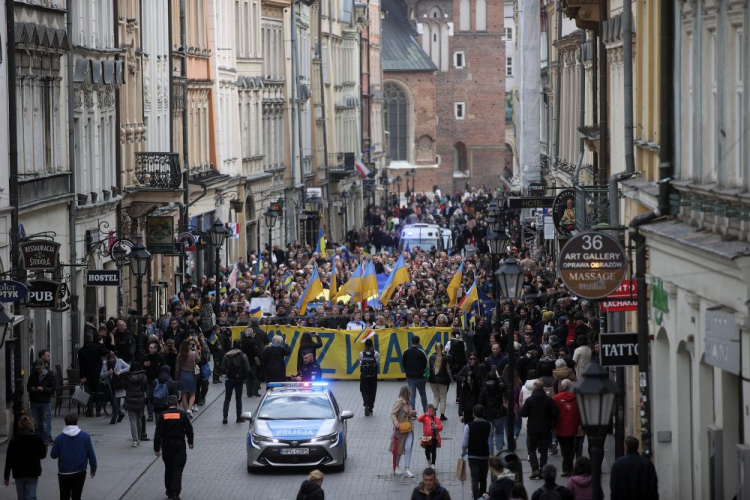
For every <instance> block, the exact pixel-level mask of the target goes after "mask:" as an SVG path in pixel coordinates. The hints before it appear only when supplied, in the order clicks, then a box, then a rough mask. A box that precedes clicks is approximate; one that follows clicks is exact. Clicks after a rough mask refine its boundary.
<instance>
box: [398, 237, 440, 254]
mask: <svg viewBox="0 0 750 500" xmlns="http://www.w3.org/2000/svg"><path fill="white" fill-rule="evenodd" d="M407 243H408V244H409V249H410V250H413V249H414V248H416V247H419V248H420V249H422V250H424V251H426V252H429V251H430V250H431V249H432V247H435V248H437V249H440V247H439V246H438V240H437V238H434V239H433V238H420V239H413V240H410V239H402V240H401V243H400V244H399V246H400V247H401V248H402V249H403V248H406V244H407Z"/></svg>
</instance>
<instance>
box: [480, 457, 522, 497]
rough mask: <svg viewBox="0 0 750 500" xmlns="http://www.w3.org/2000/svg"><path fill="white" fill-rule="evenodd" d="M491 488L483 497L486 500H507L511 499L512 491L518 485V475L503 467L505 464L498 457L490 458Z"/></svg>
mask: <svg viewBox="0 0 750 500" xmlns="http://www.w3.org/2000/svg"><path fill="white" fill-rule="evenodd" d="M488 464H489V466H490V477H491V478H492V481H491V482H490V487H489V488H488V489H487V493H485V494H484V495H483V497H484V500H507V499H509V498H511V493H510V492H511V490H512V489H513V485H514V484H516V473H515V472H513V471H511V470H510V469H506V468H505V467H503V462H502V460H500V459H499V458H497V457H490V459H489V462H488Z"/></svg>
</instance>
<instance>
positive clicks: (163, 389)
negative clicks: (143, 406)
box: [151, 379, 169, 408]
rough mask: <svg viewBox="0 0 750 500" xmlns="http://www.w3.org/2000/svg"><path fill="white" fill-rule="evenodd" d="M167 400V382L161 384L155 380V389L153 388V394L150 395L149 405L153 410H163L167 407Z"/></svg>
mask: <svg viewBox="0 0 750 500" xmlns="http://www.w3.org/2000/svg"><path fill="white" fill-rule="evenodd" d="M168 399H169V388H168V387H167V382H164V383H163V384H162V383H161V382H159V380H158V379H157V380H156V387H154V393H153V394H152V395H151V404H152V405H153V406H154V407H155V408H164V407H165V406H167V400H168Z"/></svg>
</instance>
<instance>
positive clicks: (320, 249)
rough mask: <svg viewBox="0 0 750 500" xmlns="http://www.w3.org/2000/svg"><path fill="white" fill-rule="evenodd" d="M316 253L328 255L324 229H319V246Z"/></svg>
mask: <svg viewBox="0 0 750 500" xmlns="http://www.w3.org/2000/svg"><path fill="white" fill-rule="evenodd" d="M315 251H316V252H318V253H319V254H321V255H322V256H325V254H326V239H325V237H324V236H323V228H322V227H321V228H318V245H317V246H316V247H315Z"/></svg>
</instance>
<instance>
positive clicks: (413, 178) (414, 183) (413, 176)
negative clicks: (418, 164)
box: [409, 168, 417, 193]
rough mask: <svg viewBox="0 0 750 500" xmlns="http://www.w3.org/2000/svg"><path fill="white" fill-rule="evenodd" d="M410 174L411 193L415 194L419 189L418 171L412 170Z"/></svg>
mask: <svg viewBox="0 0 750 500" xmlns="http://www.w3.org/2000/svg"><path fill="white" fill-rule="evenodd" d="M409 173H411V192H412V193H413V192H414V190H415V189H416V188H417V169H416V168H412V169H411V170H410V171H409Z"/></svg>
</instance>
